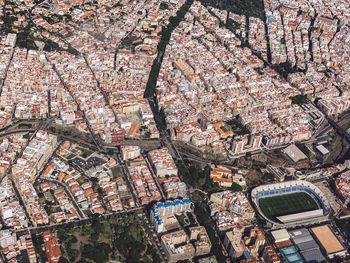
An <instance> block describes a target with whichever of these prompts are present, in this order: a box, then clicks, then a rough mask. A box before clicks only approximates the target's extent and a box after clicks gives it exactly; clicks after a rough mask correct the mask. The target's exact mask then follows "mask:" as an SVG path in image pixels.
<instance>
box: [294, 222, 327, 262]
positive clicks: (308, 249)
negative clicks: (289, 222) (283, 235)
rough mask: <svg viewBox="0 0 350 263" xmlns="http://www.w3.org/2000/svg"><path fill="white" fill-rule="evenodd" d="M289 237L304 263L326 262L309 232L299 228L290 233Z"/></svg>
mask: <svg viewBox="0 0 350 263" xmlns="http://www.w3.org/2000/svg"><path fill="white" fill-rule="evenodd" d="M289 235H290V237H291V239H292V240H293V243H294V244H295V246H296V247H297V248H298V250H299V253H300V254H301V256H302V258H303V259H304V261H305V262H306V263H307V262H312V263H323V262H326V259H325V257H324V256H323V255H322V253H321V251H320V247H319V246H318V245H317V243H316V241H315V240H314V238H313V237H312V236H311V234H310V232H309V230H307V229H306V228H301V229H297V230H293V231H290V232H289Z"/></svg>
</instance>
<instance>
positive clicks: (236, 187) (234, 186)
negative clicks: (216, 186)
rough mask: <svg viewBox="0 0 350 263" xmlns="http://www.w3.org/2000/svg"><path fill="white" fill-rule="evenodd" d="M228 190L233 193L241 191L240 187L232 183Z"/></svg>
mask: <svg viewBox="0 0 350 263" xmlns="http://www.w3.org/2000/svg"><path fill="white" fill-rule="evenodd" d="M230 190H231V191H233V192H241V191H242V190H243V189H242V186H240V185H239V184H237V183H235V182H233V183H232V185H231V187H230Z"/></svg>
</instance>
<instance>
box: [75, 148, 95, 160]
mask: <svg viewBox="0 0 350 263" xmlns="http://www.w3.org/2000/svg"><path fill="white" fill-rule="evenodd" d="M78 148H79V150H80V151H81V154H80V156H81V157H82V158H84V159H85V158H87V157H89V156H90V155H91V154H93V151H91V150H89V149H87V148H83V147H78Z"/></svg>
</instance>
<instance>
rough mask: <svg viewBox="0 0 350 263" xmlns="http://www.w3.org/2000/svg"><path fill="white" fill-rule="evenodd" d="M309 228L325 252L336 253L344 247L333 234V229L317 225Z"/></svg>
mask: <svg viewBox="0 0 350 263" xmlns="http://www.w3.org/2000/svg"><path fill="white" fill-rule="evenodd" d="M311 230H312V232H313V233H314V234H315V236H316V237H317V239H318V240H319V241H320V243H321V245H322V246H323V247H324V249H325V250H326V252H327V254H332V253H336V252H339V251H342V250H344V249H345V248H344V247H343V245H342V244H341V243H340V242H339V240H338V239H337V237H336V236H335V235H334V234H333V231H332V230H331V229H330V228H329V226H327V225H324V226H318V227H314V228H312V229H311Z"/></svg>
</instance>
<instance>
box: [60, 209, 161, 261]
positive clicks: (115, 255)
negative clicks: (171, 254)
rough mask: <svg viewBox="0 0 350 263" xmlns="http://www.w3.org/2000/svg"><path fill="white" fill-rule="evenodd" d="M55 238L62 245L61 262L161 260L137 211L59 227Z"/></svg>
mask: <svg viewBox="0 0 350 263" xmlns="http://www.w3.org/2000/svg"><path fill="white" fill-rule="evenodd" d="M58 237H59V240H61V242H62V247H63V251H62V254H63V259H62V260H60V262H79V263H83V262H96V263H107V262H112V261H117V262H125V263H126V262H127V263H129V262H130V263H138V262H144V263H146V262H149V263H150V262H156V263H158V262H161V259H160V257H159V255H158V254H157V250H156V248H155V247H154V246H153V245H152V243H151V242H150V240H149V239H148V237H147V234H146V232H145V230H144V228H143V223H142V222H141V220H140V219H139V217H138V215H136V214H131V215H125V216H124V217H120V218H111V219H109V220H108V222H99V221H94V222H92V223H89V224H85V225H83V226H79V227H76V226H69V227H67V226H62V227H59V228H58Z"/></svg>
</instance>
